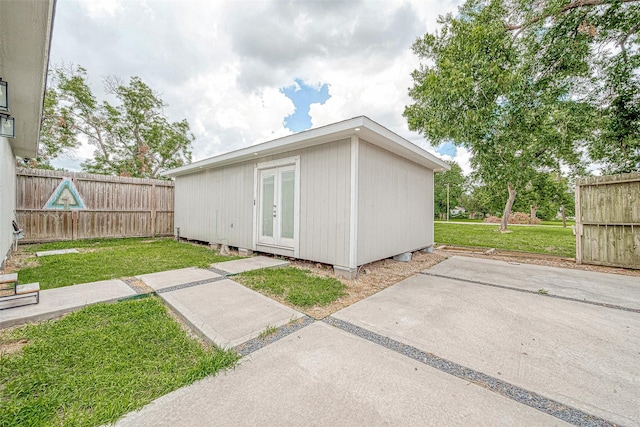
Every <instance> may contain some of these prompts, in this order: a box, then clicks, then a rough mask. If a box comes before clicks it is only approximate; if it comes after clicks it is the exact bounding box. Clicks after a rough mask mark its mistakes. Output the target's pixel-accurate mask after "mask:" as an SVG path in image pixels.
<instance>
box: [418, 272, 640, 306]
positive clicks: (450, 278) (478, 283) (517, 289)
mask: <svg viewBox="0 0 640 427" xmlns="http://www.w3.org/2000/svg"><path fill="white" fill-rule="evenodd" d="M420 274H422V275H424V276H432V277H439V278H442V279H449V280H458V281H460V282H465V283H473V284H474V285H482V286H490V287H492V288H500V289H508V290H510V291H517V292H523V293H525V294H534V295H539V296H541V297H549V298H557V299H562V300H565V301H573V302H580V303H582V304H590V305H597V306H599V307H605V308H613V309H615V310H622V311H630V312H632V313H640V309H637V308H631V307H623V306H621V305H615V304H607V303H606V302H597V301H589V300H586V299H578V298H572V297H565V296H562V295H554V294H541V293H540V292H539V291H532V290H529V289H522V288H515V287H512V286H506V285H496V284H494V283H487V282H480V281H478V280H470V279H460V278H458V277H451V276H446V275H444V274H437V273H430V272H428V271H422V272H420Z"/></svg>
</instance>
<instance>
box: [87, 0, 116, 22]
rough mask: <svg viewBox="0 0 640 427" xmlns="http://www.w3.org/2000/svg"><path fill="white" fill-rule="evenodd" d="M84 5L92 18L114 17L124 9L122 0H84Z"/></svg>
mask: <svg viewBox="0 0 640 427" xmlns="http://www.w3.org/2000/svg"><path fill="white" fill-rule="evenodd" d="M81 4H82V7H83V8H84V9H85V10H86V12H87V16H89V17H90V18H94V19H95V18H105V17H114V16H116V15H117V14H118V13H120V12H122V11H123V9H124V8H123V7H122V1H120V0H82V1H81Z"/></svg>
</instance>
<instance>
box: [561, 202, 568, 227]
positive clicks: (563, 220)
mask: <svg viewBox="0 0 640 427" xmlns="http://www.w3.org/2000/svg"><path fill="white" fill-rule="evenodd" d="M560 214H561V215H562V227H563V228H567V215H566V214H565V213H564V203H563V204H561V205H560Z"/></svg>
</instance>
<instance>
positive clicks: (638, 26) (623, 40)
mask: <svg viewBox="0 0 640 427" xmlns="http://www.w3.org/2000/svg"><path fill="white" fill-rule="evenodd" d="M638 30H640V22H638V23H637V24H636V25H634V26H633V27H631V29H630V30H629V32H628V33H627V34H625V35H624V37H622V38H621V39H620V41H619V42H618V46H620V50H622V54H623V55H626V53H627V48H626V47H625V45H626V44H627V40H629V36H630V35H631V34H633V33H635V32H637V31H638Z"/></svg>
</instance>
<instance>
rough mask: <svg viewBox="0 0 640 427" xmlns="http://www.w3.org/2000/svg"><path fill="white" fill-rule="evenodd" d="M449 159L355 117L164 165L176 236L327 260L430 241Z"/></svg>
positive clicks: (360, 258) (339, 270)
mask: <svg viewBox="0 0 640 427" xmlns="http://www.w3.org/2000/svg"><path fill="white" fill-rule="evenodd" d="M448 169H449V165H448V164H447V163H446V162H444V161H443V160H441V159H439V158H437V157H436V156H434V155H433V154H430V153H428V152H427V151H425V150H423V149H422V148H420V147H418V146H416V145H415V144H413V143H411V142H409V141H408V140H406V139H404V138H402V137H400V136H398V135H397V134H395V133H393V132H391V131H390V130H388V129H387V128H385V127H383V126H381V125H379V124H378V123H376V122H374V121H372V120H370V119H369V118H367V117H364V116H360V117H355V118H352V119H349V120H345V121H342V122H338V123H334V124H331V125H327V126H322V127H319V128H315V129H310V130H307V131H304V132H300V133H296V134H293V135H289V136H286V137H283V138H279V139H275V140H273V141H268V142H264V143H262V144H257V145H253V146H250V147H247V148H243V149H241V150H237V151H232V152H230V153H227V154H222V155H219V156H216V157H212V158H209V159H205V160H201V161H198V162H195V163H192V164H189V165H186V166H182V167H180V168H176V169H173V170H170V171H167V172H166V173H165V175H167V176H171V177H174V178H175V219H174V224H175V227H176V229H179V235H180V237H184V238H187V239H191V240H199V241H205V242H209V243H212V244H222V245H228V246H231V247H237V248H239V249H247V250H252V251H256V252H264V253H270V254H277V255H283V256H286V257H292V258H297V259H304V260H310V261H315V262H320V263H325V264H330V265H333V267H334V269H335V272H336V274H338V275H340V276H343V277H349V278H353V277H355V275H356V273H357V268H358V267H359V266H361V265H364V264H367V263H370V262H373V261H377V260H380V259H384V258H389V257H392V256H396V255H400V254H405V253H407V252H412V251H416V250H419V249H424V248H429V247H432V246H433V243H434V240H433V218H434V215H433V174H434V172H437V171H443V170H448Z"/></svg>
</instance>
